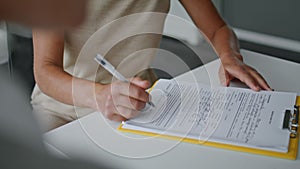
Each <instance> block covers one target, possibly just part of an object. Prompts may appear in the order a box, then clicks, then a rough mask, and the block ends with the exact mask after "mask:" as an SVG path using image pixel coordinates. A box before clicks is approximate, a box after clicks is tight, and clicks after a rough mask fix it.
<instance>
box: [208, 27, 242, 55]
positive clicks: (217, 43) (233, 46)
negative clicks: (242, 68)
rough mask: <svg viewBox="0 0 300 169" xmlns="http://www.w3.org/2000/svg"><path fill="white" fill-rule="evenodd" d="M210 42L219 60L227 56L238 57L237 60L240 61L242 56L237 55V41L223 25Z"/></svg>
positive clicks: (238, 48)
mask: <svg viewBox="0 0 300 169" xmlns="http://www.w3.org/2000/svg"><path fill="white" fill-rule="evenodd" d="M211 42H212V44H213V46H214V47H215V49H216V51H217V53H218V56H219V57H220V58H221V59H222V58H223V57H228V56H239V57H240V58H239V59H241V60H242V56H241V55H240V54H239V52H240V46H239V41H238V39H237V37H236V35H235V33H234V32H233V31H232V29H231V28H230V27H229V26H227V25H224V26H222V27H221V28H220V29H218V30H217V31H216V32H215V34H214V36H213V37H212V38H211ZM233 54H236V55H233Z"/></svg>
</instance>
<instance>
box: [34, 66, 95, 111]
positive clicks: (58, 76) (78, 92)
mask: <svg viewBox="0 0 300 169" xmlns="http://www.w3.org/2000/svg"><path fill="white" fill-rule="evenodd" d="M35 79H36V82H37V84H38V86H39V88H40V89H41V91H42V92H43V93H45V94H46V95H48V96H50V97H52V98H54V99H55V100H58V101H60V102H62V103H65V104H69V105H76V106H80V107H89V108H93V109H96V105H95V101H94V92H95V87H97V88H99V87H101V84H96V83H94V82H92V81H88V80H84V79H79V78H76V77H73V76H71V75H70V74H68V73H67V72H65V71H64V70H63V68H61V67H59V66H56V65H52V64H47V65H43V66H42V67H35Z"/></svg>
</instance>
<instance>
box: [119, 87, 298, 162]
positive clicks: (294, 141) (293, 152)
mask: <svg viewBox="0 0 300 169" xmlns="http://www.w3.org/2000/svg"><path fill="white" fill-rule="evenodd" d="M153 86H154V85H153ZM150 90H151V89H150ZM296 105H297V106H300V96H298V97H297V99H296ZM299 120H300V118H299ZM299 120H298V121H299ZM122 126H123V124H121V125H120V126H119V127H118V130H119V131H122V132H128V133H133V134H139V135H145V136H150V137H161V138H166V139H172V140H179V141H182V142H187V143H192V144H199V145H204V146H211V147H216V148H222V149H228V150H234V151H240V152H247V153H252V154H259V155H265V156H271V157H277V158H284V159H290V160H295V159H296V158H297V153H298V144H299V133H300V132H299V130H298V131H297V133H298V134H297V135H295V137H293V138H292V137H291V138H290V143H289V148H288V152H287V153H282V152H274V151H269V150H261V149H255V148H248V147H242V146H236V145H230V144H224V143H215V142H210V141H205V142H200V141H199V140H197V139H191V138H181V137H177V136H171V135H161V134H158V133H152V132H144V131H140V130H132V129H124V128H122Z"/></svg>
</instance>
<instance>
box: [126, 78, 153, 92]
mask: <svg viewBox="0 0 300 169" xmlns="http://www.w3.org/2000/svg"><path fill="white" fill-rule="evenodd" d="M130 83H132V84H135V85H136V86H138V87H140V88H143V89H144V90H146V89H148V88H149V87H150V82H149V81H147V80H142V79H141V78H140V77H134V78H131V79H130Z"/></svg>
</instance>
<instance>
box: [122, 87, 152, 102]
mask: <svg viewBox="0 0 300 169" xmlns="http://www.w3.org/2000/svg"><path fill="white" fill-rule="evenodd" d="M120 94H121V95H124V96H129V97H131V98H133V99H136V100H139V101H142V102H148V101H149V93H147V92H146V91H145V90H144V89H142V88H140V87H139V86H136V85H135V84H126V85H122V86H121V88H120Z"/></svg>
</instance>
